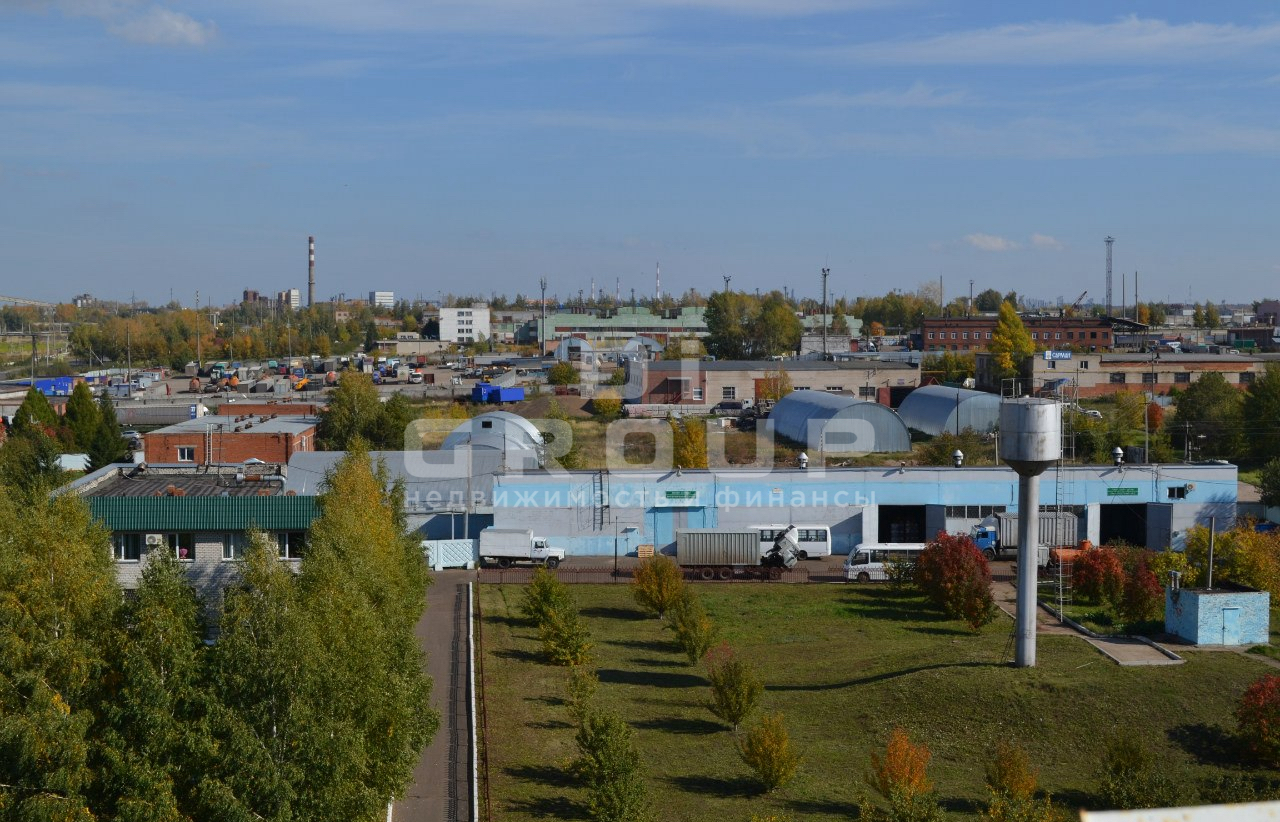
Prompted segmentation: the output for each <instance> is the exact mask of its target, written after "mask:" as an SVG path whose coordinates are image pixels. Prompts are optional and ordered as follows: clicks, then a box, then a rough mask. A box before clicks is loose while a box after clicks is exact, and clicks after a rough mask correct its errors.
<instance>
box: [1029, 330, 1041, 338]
mask: <svg viewBox="0 0 1280 822" xmlns="http://www.w3.org/2000/svg"><path fill="white" fill-rule="evenodd" d="M1039 334H1040V332H1039V331H1032V332H1031V339H1033V340H1038V339H1040V336H1039Z"/></svg>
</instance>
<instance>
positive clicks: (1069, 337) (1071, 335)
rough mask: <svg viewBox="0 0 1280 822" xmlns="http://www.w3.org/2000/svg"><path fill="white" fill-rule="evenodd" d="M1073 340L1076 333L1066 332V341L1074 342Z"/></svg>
mask: <svg viewBox="0 0 1280 822" xmlns="http://www.w3.org/2000/svg"><path fill="white" fill-rule="evenodd" d="M1075 338H1076V332H1074V331H1068V332H1067V339H1068V340H1074V339H1075Z"/></svg>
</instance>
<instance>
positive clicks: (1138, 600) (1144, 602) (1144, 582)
mask: <svg viewBox="0 0 1280 822" xmlns="http://www.w3.org/2000/svg"><path fill="white" fill-rule="evenodd" d="M1163 613H1164V588H1163V587H1161V585H1160V580H1158V579H1156V575H1155V572H1154V571H1152V570H1151V566H1150V565H1149V564H1148V563H1147V561H1146V559H1145V558H1142V559H1139V560H1138V561H1137V562H1136V563H1135V564H1134V567H1133V570H1132V571H1131V572H1130V573H1129V575H1128V577H1127V578H1126V579H1125V581H1124V592H1123V594H1122V596H1121V599H1120V615H1121V616H1123V617H1124V618H1125V620H1126V621H1127V622H1145V621H1147V620H1152V619H1158V618H1159V617H1160V615H1161V614H1163Z"/></svg>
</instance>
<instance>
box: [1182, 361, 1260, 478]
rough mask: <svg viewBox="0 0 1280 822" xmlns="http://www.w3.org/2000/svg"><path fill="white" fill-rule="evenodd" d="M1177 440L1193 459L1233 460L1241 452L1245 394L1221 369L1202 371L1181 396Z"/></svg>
mask: <svg viewBox="0 0 1280 822" xmlns="http://www.w3.org/2000/svg"><path fill="white" fill-rule="evenodd" d="M1177 410H1178V413H1177V417H1176V418H1175V420H1174V426H1173V432H1174V434H1175V437H1174V442H1175V444H1177V445H1181V446H1183V447H1184V448H1187V449H1188V450H1191V449H1194V453H1193V454H1192V456H1193V458H1199V459H1203V458H1206V457H1215V458H1221V459H1232V458H1234V457H1235V456H1236V455H1237V454H1239V453H1240V449H1241V447H1242V444H1243V439H1242V437H1241V425H1242V421H1243V416H1242V397H1241V395H1240V391H1239V390H1237V389H1236V388H1235V387H1234V386H1232V385H1231V384H1230V383H1228V382H1227V380H1226V378H1225V377H1223V376H1222V374H1221V373H1219V372H1217V371H1208V372H1204V373H1202V374H1200V376H1199V378H1198V379H1197V380H1196V381H1195V382H1193V383H1191V385H1190V386H1188V387H1187V390H1186V391H1183V392H1182V395H1181V396H1179V397H1178V401H1177Z"/></svg>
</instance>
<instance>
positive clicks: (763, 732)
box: [737, 713, 800, 793]
mask: <svg viewBox="0 0 1280 822" xmlns="http://www.w3.org/2000/svg"><path fill="white" fill-rule="evenodd" d="M737 746H738V755H739V756H741V757H742V761H743V762H745V763H747V765H748V767H750V768H751V770H752V771H753V772H754V773H755V775H756V779H758V780H759V781H760V785H761V786H762V787H763V788H764V789H765V790H766V791H768V792H769V793H772V792H774V791H776V790H778V789H779V788H781V787H783V786H784V785H786V784H787V783H788V782H790V781H791V780H792V779H793V778H794V777H795V775H796V771H798V770H799V769H800V754H799V753H797V752H796V750H795V747H794V746H793V745H792V744H791V737H790V735H789V734H788V733H787V726H786V724H785V723H783V721H782V714H780V713H779V714H768V715H766V716H762V717H761V718H760V721H759V722H758V723H756V724H755V725H754V726H753V727H751V728H749V729H748V730H747V732H746V733H745V734H743V735H742V738H741V739H739V740H737Z"/></svg>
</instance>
